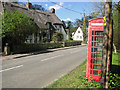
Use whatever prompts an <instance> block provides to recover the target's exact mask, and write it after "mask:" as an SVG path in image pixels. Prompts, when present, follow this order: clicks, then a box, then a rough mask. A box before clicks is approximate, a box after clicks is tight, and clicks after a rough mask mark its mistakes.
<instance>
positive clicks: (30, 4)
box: [26, 0, 32, 9]
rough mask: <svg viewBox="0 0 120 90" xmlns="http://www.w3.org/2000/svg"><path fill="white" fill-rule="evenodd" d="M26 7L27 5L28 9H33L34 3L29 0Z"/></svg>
mask: <svg viewBox="0 0 120 90" xmlns="http://www.w3.org/2000/svg"><path fill="white" fill-rule="evenodd" d="M26 7H27V8H28V9H32V3H30V2H29V0H28V1H27V3H26Z"/></svg>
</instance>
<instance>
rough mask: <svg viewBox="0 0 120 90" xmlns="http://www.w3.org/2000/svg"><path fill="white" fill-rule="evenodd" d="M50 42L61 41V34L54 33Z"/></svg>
mask: <svg viewBox="0 0 120 90" xmlns="http://www.w3.org/2000/svg"><path fill="white" fill-rule="evenodd" d="M52 41H54V42H58V41H63V34H62V33H60V32H56V33H54V34H53V36H52Z"/></svg>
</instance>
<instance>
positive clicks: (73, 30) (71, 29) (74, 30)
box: [69, 27, 77, 40]
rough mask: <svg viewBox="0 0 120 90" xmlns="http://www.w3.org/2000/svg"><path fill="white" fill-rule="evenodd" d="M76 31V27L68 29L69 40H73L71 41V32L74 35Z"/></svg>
mask: <svg viewBox="0 0 120 90" xmlns="http://www.w3.org/2000/svg"><path fill="white" fill-rule="evenodd" d="M76 30H77V27H72V28H70V29H69V31H70V32H69V40H73V39H72V33H73V32H74V33H75V32H76Z"/></svg>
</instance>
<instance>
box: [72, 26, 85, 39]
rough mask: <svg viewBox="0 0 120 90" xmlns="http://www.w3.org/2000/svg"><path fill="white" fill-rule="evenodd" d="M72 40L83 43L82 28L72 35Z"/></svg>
mask: <svg viewBox="0 0 120 90" xmlns="http://www.w3.org/2000/svg"><path fill="white" fill-rule="evenodd" d="M72 38H73V40H76V41H83V32H82V29H81V27H78V29H77V30H76V32H73V33H72Z"/></svg>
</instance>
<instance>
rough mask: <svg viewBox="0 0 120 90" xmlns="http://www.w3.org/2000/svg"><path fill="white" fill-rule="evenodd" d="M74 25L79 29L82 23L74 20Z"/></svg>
mask: <svg viewBox="0 0 120 90" xmlns="http://www.w3.org/2000/svg"><path fill="white" fill-rule="evenodd" d="M74 24H75V26H76V27H79V26H81V25H82V24H83V21H82V20H81V19H76V20H75V23H74Z"/></svg>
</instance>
